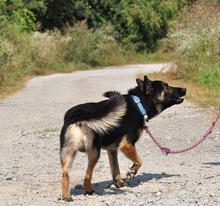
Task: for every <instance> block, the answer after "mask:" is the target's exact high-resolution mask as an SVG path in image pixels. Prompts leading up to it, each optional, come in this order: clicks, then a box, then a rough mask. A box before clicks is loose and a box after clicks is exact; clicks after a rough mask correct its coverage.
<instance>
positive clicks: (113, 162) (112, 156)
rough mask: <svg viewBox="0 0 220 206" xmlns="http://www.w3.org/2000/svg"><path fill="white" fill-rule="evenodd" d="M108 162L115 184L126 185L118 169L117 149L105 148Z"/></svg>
mask: <svg viewBox="0 0 220 206" xmlns="http://www.w3.org/2000/svg"><path fill="white" fill-rule="evenodd" d="M107 152H108V157H109V162H110V166H111V172H112V178H113V180H114V182H115V184H116V187H124V186H127V183H126V182H125V181H123V180H122V178H121V175H120V169H119V164H118V151H117V150H107Z"/></svg>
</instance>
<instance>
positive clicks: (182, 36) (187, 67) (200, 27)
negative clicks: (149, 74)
mask: <svg viewBox="0 0 220 206" xmlns="http://www.w3.org/2000/svg"><path fill="white" fill-rule="evenodd" d="M219 19H220V7H219V4H217V3H216V4H215V3H214V2H210V1H202V2H201V3H200V4H195V5H194V6H193V7H192V8H191V10H190V12H188V11H187V12H186V13H185V14H184V15H183V16H181V20H179V21H177V23H176V24H174V25H173V27H172V29H171V30H170V32H169V34H168V39H167V41H169V42H172V43H173V46H172V48H174V52H175V55H176V59H177V63H178V64H179V67H180V68H181V69H180V70H178V74H177V75H180V76H182V77H184V78H185V79H189V80H192V81H195V82H197V83H198V84H200V85H202V86H207V87H210V88H218V89H220V61H219V60H220V44H219V39H220V22H219Z"/></svg>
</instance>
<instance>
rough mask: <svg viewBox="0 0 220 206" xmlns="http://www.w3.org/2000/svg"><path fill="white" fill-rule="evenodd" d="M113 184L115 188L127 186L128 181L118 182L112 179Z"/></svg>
mask: <svg viewBox="0 0 220 206" xmlns="http://www.w3.org/2000/svg"><path fill="white" fill-rule="evenodd" d="M113 184H114V185H115V187H116V188H120V187H126V186H128V183H127V182H126V181H120V182H119V181H116V180H113Z"/></svg>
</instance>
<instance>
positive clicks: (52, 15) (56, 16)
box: [0, 0, 220, 107]
mask: <svg viewBox="0 0 220 206" xmlns="http://www.w3.org/2000/svg"><path fill="white" fill-rule="evenodd" d="M219 9H220V2H219V0H212V1H208V0H200V1H194V0H166V1H160V0H149V1H146V0H138V1H130V0H121V1H118V0H113V1H110V2H109V1H104V0H101V1H97V0H90V1H88V0H79V1H74V0H68V1H65V3H64V2H63V1H61V0H39V1H37V2H36V1H34V0H30V1H25V0H10V1H9V0H0V97H4V96H6V95H8V94H9V93H11V92H14V91H15V90H16V89H19V88H20V87H22V86H23V84H24V82H25V81H26V79H28V78H29V77H31V76H36V75H45V74H50V73H54V72H71V71H75V70H83V69H91V68H93V69H94V68H96V69H97V68H102V67H104V66H111V65H122V64H131V63H152V62H154V63H155V62H168V61H169V62H175V63H177V65H178V69H177V70H175V71H172V72H170V73H167V74H166V75H164V74H163V75H162V77H161V78H165V77H166V78H169V80H174V81H176V80H177V81H178V82H180V83H181V84H186V85H187V86H188V87H189V88H190V92H189V93H188V98H189V99H190V100H192V101H196V102H198V104H199V105H202V106H213V107H218V105H220V67H219V66H220V40H219V39H220V22H219V19H220V12H219ZM159 75H160V74H157V75H155V76H156V77H157V78H159ZM192 88H194V89H192ZM191 90H192V91H191ZM194 93H196V94H194ZM198 94H199V95H198Z"/></svg>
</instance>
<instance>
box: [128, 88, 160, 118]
mask: <svg viewBox="0 0 220 206" xmlns="http://www.w3.org/2000/svg"><path fill="white" fill-rule="evenodd" d="M128 95H135V96H138V97H139V99H140V101H141V104H142V105H143V107H144V109H145V110H146V112H147V115H148V119H151V118H153V117H155V116H156V115H157V114H158V111H157V109H156V108H155V107H154V104H153V102H152V101H151V99H150V98H149V97H148V96H147V95H145V94H143V92H142V91H141V89H140V88H139V87H136V88H134V89H130V90H129V91H128ZM134 104H136V103H135V102H134Z"/></svg>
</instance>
